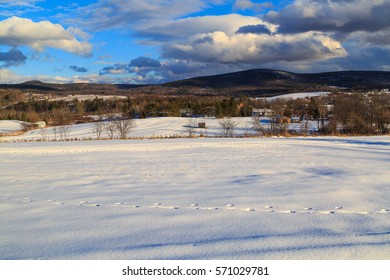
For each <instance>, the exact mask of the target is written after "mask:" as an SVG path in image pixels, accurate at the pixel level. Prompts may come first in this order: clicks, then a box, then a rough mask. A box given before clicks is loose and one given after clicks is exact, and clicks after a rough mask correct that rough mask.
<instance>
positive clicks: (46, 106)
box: [0, 92, 390, 137]
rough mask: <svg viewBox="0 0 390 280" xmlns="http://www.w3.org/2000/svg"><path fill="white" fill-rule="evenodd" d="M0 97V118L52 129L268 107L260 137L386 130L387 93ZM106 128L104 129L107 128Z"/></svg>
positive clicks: (239, 113)
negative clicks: (303, 129) (309, 126)
mask: <svg viewBox="0 0 390 280" xmlns="http://www.w3.org/2000/svg"><path fill="white" fill-rule="evenodd" d="M0 99H1V104H2V106H1V107H0V119H17V120H21V121H26V122H37V121H45V122H46V123H48V124H50V125H53V126H54V125H68V124H71V123H77V122H90V121H92V120H93V119H92V118H88V116H91V115H110V114H111V115H113V114H118V115H120V116H122V117H123V118H126V119H135V118H147V117H162V116H171V117H180V116H182V117H200V116H209V117H216V118H220V119H223V118H232V117H248V116H251V115H252V110H253V109H254V108H264V109H271V110H272V111H273V112H274V116H273V117H272V119H273V121H272V122H271V131H270V130H269V129H268V130H266V129H265V128H264V127H262V126H261V124H256V120H254V126H253V127H254V128H255V129H256V130H257V131H258V132H259V133H263V134H266V133H268V134H269V133H270V134H283V133H286V132H287V127H288V126H287V125H286V123H285V122H284V121H281V122H280V121H276V120H277V119H278V120H280V119H281V120H284V119H288V118H291V117H295V118H299V120H300V121H301V122H307V121H309V120H314V121H316V122H317V127H318V133H319V134H323V135H330V134H347V135H368V134H387V133H389V126H390V94H389V93H386V92H372V93H366V94H363V93H353V94H345V93H333V94H328V95H323V96H316V97H311V98H299V99H283V98H279V99H278V98H276V99H272V100H269V99H265V98H250V97H247V96H241V97H236V98H234V97H220V96H191V95H190V96H161V95H158V94H155V95H153V94H145V95H134V96H128V97H126V98H111V99H103V98H99V97H96V98H94V99H91V100H78V99H77V98H74V99H73V100H71V101H64V100H53V101H49V100H38V99H28V98H25V97H24V96H23V95H18V96H13V95H12V94H9V93H8V94H5V93H0ZM105 123H107V122H105ZM221 123H222V124H224V125H225V127H226V126H228V127H229V125H231V124H226V123H224V122H223V121H221ZM106 125H107V124H106ZM105 129H106V131H107V130H108V129H109V128H105ZM119 134H120V133H119ZM227 134H230V132H227ZM120 137H121V136H120Z"/></svg>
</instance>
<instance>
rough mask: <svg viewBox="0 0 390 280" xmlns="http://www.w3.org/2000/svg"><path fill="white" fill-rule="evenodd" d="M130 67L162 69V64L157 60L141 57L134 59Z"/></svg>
mask: <svg viewBox="0 0 390 280" xmlns="http://www.w3.org/2000/svg"><path fill="white" fill-rule="evenodd" d="M129 66H130V67H138V68H158V67H161V63H160V61H159V60H157V59H153V58H150V57H144V56H140V57H138V58H136V59H133V60H132V61H131V62H130V64H129Z"/></svg>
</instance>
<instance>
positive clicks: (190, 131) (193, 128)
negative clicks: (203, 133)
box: [183, 118, 196, 137]
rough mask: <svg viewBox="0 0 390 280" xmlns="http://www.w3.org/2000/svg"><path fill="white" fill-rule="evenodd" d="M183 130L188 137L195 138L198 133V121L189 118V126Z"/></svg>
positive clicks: (185, 126)
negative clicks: (196, 132)
mask: <svg viewBox="0 0 390 280" xmlns="http://www.w3.org/2000/svg"><path fill="white" fill-rule="evenodd" d="M183 130H184V131H185V132H187V133H188V137H193V136H194V133H195V131H196V121H195V120H194V119H192V118H188V119H187V124H186V125H184V126H183Z"/></svg>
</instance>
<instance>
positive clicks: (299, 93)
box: [266, 91, 330, 101]
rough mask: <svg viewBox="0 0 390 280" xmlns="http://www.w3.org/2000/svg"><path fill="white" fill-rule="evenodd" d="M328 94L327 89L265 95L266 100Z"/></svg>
mask: <svg viewBox="0 0 390 280" xmlns="http://www.w3.org/2000/svg"><path fill="white" fill-rule="evenodd" d="M328 94H330V92H328V91H315V92H297V93H288V94H282V95H277V96H273V97H267V98H266V99H267V100H268V101H274V100H276V99H300V98H310V97H317V96H324V95H328Z"/></svg>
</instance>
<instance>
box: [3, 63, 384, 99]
mask: <svg viewBox="0 0 390 280" xmlns="http://www.w3.org/2000/svg"><path fill="white" fill-rule="evenodd" d="M335 88H336V89H337V90H342V89H347V90H349V91H362V90H372V89H385V88H390V72H380V71H341V72H325V73H314V74H297V73H292V72H286V71H278V70H267V69H254V70H247V71H240V72H234V73H228V74H221V75H214V76H204V77H196V78H191V79H186V80H181V81H174V82H169V83H165V84H160V85H127V84H48V83H42V82H39V81H29V82H25V83H22V84H15V85H0V90H2V89H3V90H7V89H13V90H19V91H21V92H26V91H27V92H28V91H32V92H35V93H55V94H60V95H68V94H102V95H105V94H110V95H112V94H120V95H128V94H161V95H186V94H191V95H207V96H210V95H218V96H238V95H250V96H274V95H279V94H286V93H295V92H313V91H334V90H335Z"/></svg>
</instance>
